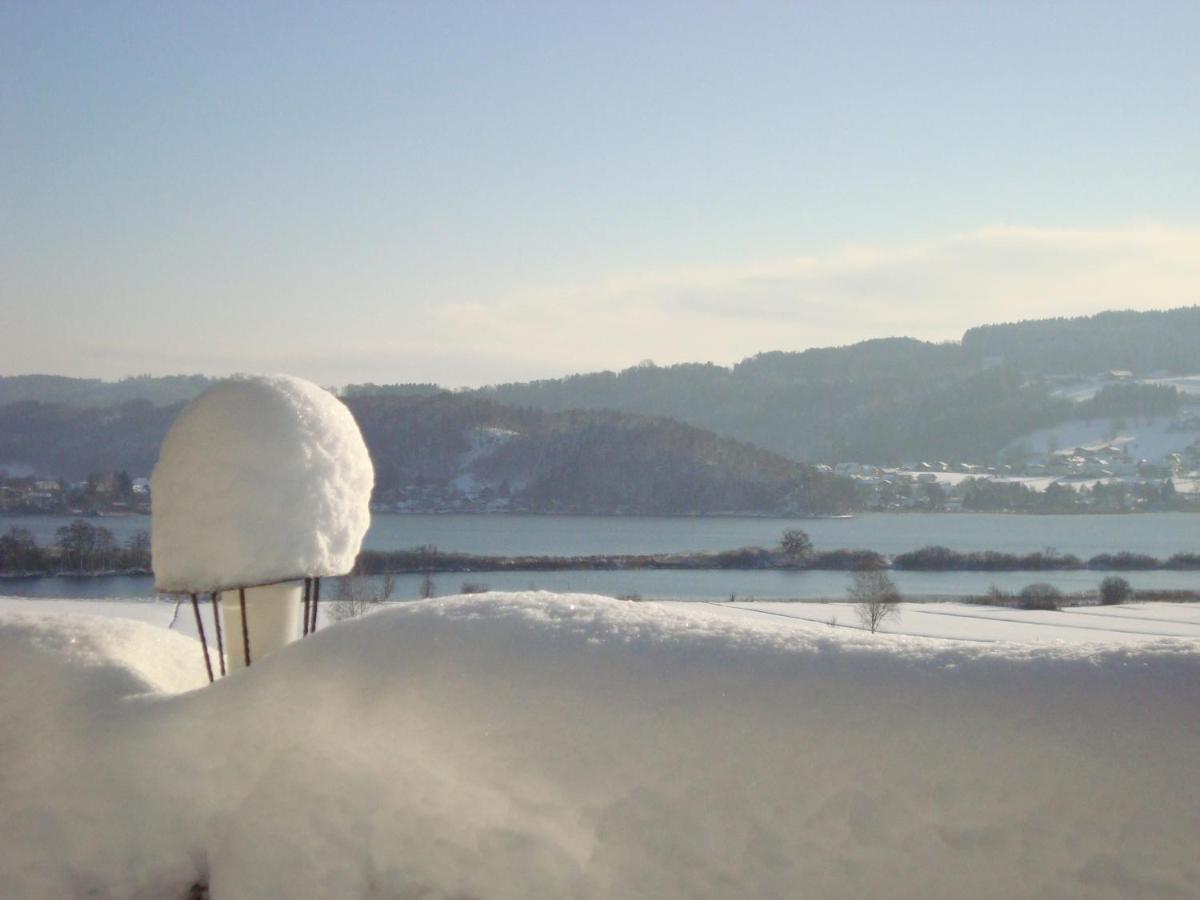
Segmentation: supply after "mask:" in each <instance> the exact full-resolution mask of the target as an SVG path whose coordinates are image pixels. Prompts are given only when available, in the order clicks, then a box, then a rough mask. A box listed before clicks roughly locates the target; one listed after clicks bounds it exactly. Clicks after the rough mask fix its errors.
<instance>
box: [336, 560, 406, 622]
mask: <svg viewBox="0 0 1200 900" xmlns="http://www.w3.org/2000/svg"><path fill="white" fill-rule="evenodd" d="M395 589H396V576H395V575H393V574H391V573H390V572H389V573H387V574H385V575H384V576H383V578H382V580H381V581H380V585H379V590H377V591H374V590H371V589H370V586H369V585H368V584H367V582H366V579H364V578H363V577H362V576H361V575H359V574H358V573H356V572H352V573H350V574H349V575H346V576H343V577H342V578H339V579H338V584H337V594H336V595H335V596H334V600H333V603H331V604H330V606H329V616H330V618H331V619H333V621H335V622H341V621H343V620H345V619H356V618H358V617H359V616H364V615H366V614H367V613H369V612H371V611H372V610H373V609H376V608H377V607H378V606H379V605H380V604H382V603H386V602H387V601H388V600H390V599H391V597H392V592H393V591H395Z"/></svg>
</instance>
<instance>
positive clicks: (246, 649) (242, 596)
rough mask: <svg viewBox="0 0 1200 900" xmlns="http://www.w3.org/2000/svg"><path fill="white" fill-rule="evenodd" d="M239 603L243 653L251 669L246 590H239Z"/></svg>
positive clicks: (247, 665) (247, 666)
mask: <svg viewBox="0 0 1200 900" xmlns="http://www.w3.org/2000/svg"><path fill="white" fill-rule="evenodd" d="M238 602H239V603H241V605H242V652H243V653H245V654H246V668H247V669H248V668H250V625H249V624H248V623H247V622H246V589H245V588H238Z"/></svg>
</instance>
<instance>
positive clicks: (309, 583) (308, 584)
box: [301, 578, 312, 635]
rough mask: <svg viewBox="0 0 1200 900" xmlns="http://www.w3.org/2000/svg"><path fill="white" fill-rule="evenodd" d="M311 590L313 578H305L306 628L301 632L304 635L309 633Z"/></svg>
mask: <svg viewBox="0 0 1200 900" xmlns="http://www.w3.org/2000/svg"><path fill="white" fill-rule="evenodd" d="M311 590H312V579H311V578H305V579H304V630H303V631H302V632H301V634H302V635H306V634H308V594H309V591H311Z"/></svg>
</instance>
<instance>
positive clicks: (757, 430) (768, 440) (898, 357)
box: [0, 306, 1200, 472]
mask: <svg viewBox="0 0 1200 900" xmlns="http://www.w3.org/2000/svg"><path fill="white" fill-rule="evenodd" d="M1114 369H1118V370H1129V371H1132V372H1133V373H1134V374H1135V375H1145V374H1149V373H1152V372H1168V373H1173V374H1175V373H1186V374H1194V373H1197V372H1200V306H1197V307H1188V308H1183V309H1176V310H1170V311H1166V312H1106V313H1100V314H1098V315H1094V316H1088V317H1082V318H1075V319H1045V320H1039V321H1031V322H1018V323H1015V324H1008V325H985V326H981V327H978V328H972V329H971V330H969V331H967V332H966V334H965V335H964V336H963V339H962V340H961V341H957V342H948V343H930V342H927V341H919V340H914V339H911V338H885V339H880V340H871V341H864V342H862V343H859V344H854V345H852V346H848V347H829V348H821V349H812V350H805V351H802V352H789V351H773V352H768V353H761V354H759V355H757V356H753V357H750V358H749V359H746V360H743V361H742V362H740V363H738V364H736V365H734V366H732V367H728V368H727V367H724V366H717V365H712V364H703V363H690V364H683V365H675V366H666V367H657V366H653V365H646V366H637V367H634V368H631V369H626V370H624V371H622V372H595V373H591V374H581V375H572V376H569V377H566V378H559V379H553V380H546V381H535V382H529V383H521V384H506V385H500V386H495V387H488V388H482V389H480V390H478V391H475V392H472V393H470V394H468V395H467V396H469V397H473V398H475V399H477V400H490V401H494V402H495V403H496V404H498V406H497V407H496V408H497V409H499V408H501V407H503V406H514V407H532V408H536V409H539V410H542V411H544V412H550V413H557V412H566V411H568V410H572V409H584V410H591V411H593V412H598V411H601V410H609V411H614V412H620V413H628V414H634V415H640V416H649V417H665V418H669V419H674V420H676V421H675V423H674V424H675V425H676V426H677V425H678V423H680V422H685V423H687V424H688V425H691V426H695V427H696V428H698V429H703V430H707V431H711V432H713V433H714V434H716V435H722V436H725V437H729V438H734V439H736V440H738V441H741V442H744V443H746V444H753V445H755V446H758V447H762V448H765V449H767V450H770V451H772V452H773V453H777V454H780V455H783V456H787V457H789V458H791V459H795V460H804V461H807V462H841V461H848V460H853V461H858V462H871V463H880V464H887V463H899V462H904V461H913V460H921V459H946V460H965V461H970V462H987V461H991V460H994V459H995V458H996V455H997V453H998V452H999V451H1000V450H1001V449H1002V448H1003V447H1005V446H1006V445H1008V444H1009V443H1011V442H1012V441H1013V440H1014V439H1016V438H1018V437H1021V436H1023V435H1026V434H1029V433H1030V432H1033V431H1035V430H1036V429H1039V428H1045V427H1050V426H1053V425H1056V424H1058V423H1060V422H1063V421H1065V420H1067V419H1070V418H1088V417H1110V416H1112V417H1120V416H1140V415H1149V414H1154V413H1163V412H1173V411H1174V410H1175V409H1176V408H1177V407H1178V405H1179V402H1180V399H1179V397H1178V396H1177V395H1176V394H1175V392H1174V389H1173V388H1154V387H1151V386H1143V385H1136V384H1129V385H1115V386H1113V389H1111V390H1110V389H1105V390H1104V391H1102V392H1101V394H1100V396H1098V397H1096V398H1095V399H1094V400H1089V401H1088V402H1087V403H1086V404H1081V403H1078V402H1074V401H1072V400H1070V399H1067V398H1066V397H1064V396H1061V395H1059V394H1058V393H1056V390H1057V389H1058V388H1059V387H1061V385H1062V383H1063V381H1062V377H1064V376H1071V375H1079V376H1090V375H1094V374H1096V373H1101V372H1105V371H1108V370H1114ZM208 383H209V381H208V379H207V378H204V377H202V376H173V377H169V378H148V377H139V378H128V379H124V380H122V381H118V382H101V381H96V380H91V379H72V378H57V377H54V376H42V375H34V376H16V377H6V378H4V377H0V407H3V406H12V405H13V404H14V403H16V402H29V403H33V404H34V406H33V407H29V408H26V409H24V410H19V409H16V408H15V407H14V408H13V409H10V410H9V411H8V412H6V413H5V416H7V417H8V418H7V419H6V420H5V421H6V422H8V423H13V422H20V423H23V424H22V426H21V427H22V429H24V430H20V431H17V432H13V431H10V430H8V429H10V428H12V427H13V426H12V425H11V424H9V425H5V424H4V423H3V422H0V427H3V428H4V429H5V430H0V445H2V447H7V448H8V450H9V452H15V453H18V454H19V455H17V456H15V457H13V456H10V457H9V459H10V460H13V459H15V460H18V461H26V462H28V461H31V460H32V461H38V462H39V463H41V462H45V463H46V464H47V465H53V466H61V467H62V468H61V469H60V471H62V472H68V471H78V470H79V469H80V467H83V468H89V469H92V470H94V469H98V468H103V467H108V466H109V465H110V462H111V460H113V459H114V458H117V457H118V456H120V454H125V456H124V457H123V458H126V459H130V460H131V463H130V464H131V465H135V468H138V469H144V468H146V467H147V466H148V464H149V461H151V460H152V459H153V449H154V448H155V447H156V446H157V443H156V440H153V439H150V438H146V437H143V436H142V435H144V434H148V433H152V431H153V428H154V427H159V425H161V423H162V422H165V421H169V416H164V414H162V413H159V412H155V411H154V410H158V409H161V408H163V407H164V406H169V405H170V404H173V403H177V402H179V401H183V400H187V399H190V398H191V397H192V396H194V395H195V394H196V393H198V392H199V391H201V390H203V388H204V387H205V386H207V384H208ZM441 394H442V392H441V389H440V388H438V386H437V385H432V384H408V385H376V384H364V385H350V386H349V387H347V388H346V389H345V390H344V391H343V396H344V397H345V398H347V400H348V401H349V402H351V403H352V404H355V405H360V401H362V402H366V401H383V400H392V399H401V400H410V401H415V400H420V399H428V398H431V397H439V396H441ZM456 396H458V397H460V398H463V395H456ZM38 404H42V405H45V404H51V405H54V404H58V405H61V408H60V407H59V406H55V407H54V408H49V409H37V408H36V406H37V405H38ZM148 406H149V407H152V408H147V407H148ZM79 408H92V409H93V413H92V414H91V415H90V416H83V417H81V419H80V423H81V425H80V428H81V430H80V431H79V432H78V433H74V434H68V433H66V432H61V431H59V432H54V433H56V434H60V436H61V439H60V440H59V441H58V442H48V441H47V440H44V439H43V438H41V437H38V435H41V434H43V433H50V432H51V431H53V429H54V428H56V427H58V425H57V424H56V423H55V420H56V418H58V417H66V418H67V419H70V417H71V416H72V415H74V412H72V411H77V410H78V409H79ZM363 408H365V407H363ZM467 408H468V407H463V409H467ZM14 410H15V411H14ZM512 414H515V413H512ZM494 415H497V416H500V415H501V414H500V413H494ZM506 415H507V414H506ZM22 417H24V419H22ZM593 419H594V421H596V422H599V421H602V417H597V416H593ZM613 421H615V420H613ZM155 423H158V425H156V424H155ZM163 427H165V426H163ZM662 427H666V426H662ZM29 429H32V431H30V430H29ZM145 429H149V431H146V430H145ZM151 437H152V435H151ZM134 444H136V446H137V447H138V448H140V449H138V450H137V452H136V454H135V453H133V452H132V451H133V445H134ZM86 452H92V453H93V459H92V461H91V462H87V461H85V460H83V454H84V453H86ZM39 453H40V454H41V455H38V454H39ZM0 461H2V460H0Z"/></svg>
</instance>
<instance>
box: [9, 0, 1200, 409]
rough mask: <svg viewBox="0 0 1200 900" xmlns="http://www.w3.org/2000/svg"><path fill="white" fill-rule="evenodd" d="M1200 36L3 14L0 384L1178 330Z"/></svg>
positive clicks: (372, 17)
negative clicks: (1086, 317)
mask: <svg viewBox="0 0 1200 900" xmlns="http://www.w3.org/2000/svg"><path fill="white" fill-rule="evenodd" d="M1197 34H1200V4H1196V3H1178V4H1153V3H1139V4H1131V3H1123V4H1107V3H1101V2H1088V3H1004V4H997V3H979V4H973V3H898V2H894V3H846V4H703V3H694V2H693V3H678V4H675V3H657V4H645V3H628V4H614V3H604V4H589V5H584V4H576V3H565V4H564V3H558V4H537V5H535V4H478V5H471V4H428V5H418V4H375V3H352V4H332V3H329V4H304V3H294V4H275V3H271V4H250V3H206V4H197V3H163V2H156V3H113V4H99V3H75V4H59V3H50V2H38V3H6V4H3V5H0V118H2V119H3V124H2V125H0V129H2V131H0V136H2V143H0V154H2V156H0V292H2V296H0V302H2V304H3V318H4V323H3V324H4V327H3V330H2V331H0V351H2V352H0V371H3V372H5V373H16V372H31V371H54V372H61V373H64V374H75V375H100V376H105V377H114V376H120V375H124V374H132V373H140V372H153V373H165V372H177V371H205V372H210V373H222V372H229V371H259V370H286V371H292V372H295V373H296V374H300V375H305V376H307V377H310V378H315V379H318V380H321V381H323V382H326V383H333V384H343V383H346V382H350V381H363V380H374V381H380V382H382V381H429V380H433V381H439V382H442V383H446V384H451V385H457V384H478V383H486V382H495V381H503V380H510V379H524V378H529V377H537V376H547V375H557V374H562V373H566V372H570V371H578V370H585V369H595V368H622V367H624V366H628V365H631V364H633V363H636V362H638V361H639V360H641V359H644V358H653V359H655V360H656V361H658V362H659V363H667V362H674V361H682V360H713V361H715V362H720V363H728V362H731V361H734V360H736V359H739V358H741V357H744V356H747V355H750V354H752V353H755V352H758V351H762V350H770V349H801V348H803V347H807V346H813V345H825V344H838V343H847V342H850V341H854V340H859V339H863V338H867V337H874V336H882V335H889V334H911V335H914V336H917V337H924V338H931V339H944V338H953V337H956V336H958V335H959V334H960V333H961V331H962V330H963V328H965V327H967V326H969V325H971V324H975V323H979V322H985V321H997V320H1011V319H1017V318H1025V317H1030V316H1040V315H1070V314H1078V313H1085V312H1092V311H1096V310H1099V309H1103V308H1110V307H1113V306H1119V307H1134V308H1152V307H1169V306H1177V305H1182V304H1190V303H1196V302H1200V299H1198V293H1200V292H1197V290H1196V288H1195V285H1197V284H1200V166H1198V165H1197V160H1198V159H1200V62H1197V54H1196V53H1195V36H1196V35H1197Z"/></svg>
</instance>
